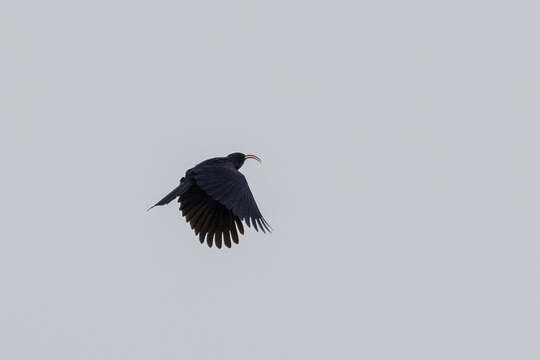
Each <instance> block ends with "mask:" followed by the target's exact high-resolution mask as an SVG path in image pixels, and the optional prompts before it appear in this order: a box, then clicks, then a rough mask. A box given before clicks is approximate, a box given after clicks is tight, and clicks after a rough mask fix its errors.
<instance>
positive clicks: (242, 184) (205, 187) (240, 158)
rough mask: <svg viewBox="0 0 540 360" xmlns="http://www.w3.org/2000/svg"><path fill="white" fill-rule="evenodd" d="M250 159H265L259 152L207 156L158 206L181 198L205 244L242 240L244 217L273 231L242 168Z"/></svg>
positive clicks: (189, 220) (264, 229) (248, 224)
mask: <svg viewBox="0 0 540 360" xmlns="http://www.w3.org/2000/svg"><path fill="white" fill-rule="evenodd" d="M247 159H255V160H257V161H258V162H261V159H259V157H258V156H256V155H252V154H248V155H244V154H242V153H238V152H236V153H232V154H230V155H228V156H225V157H216V158H212V159H208V160H205V161H203V162H201V163H200V164H198V165H196V166H195V167H193V168H191V169H189V170H188V171H186V175H185V176H184V177H183V178H182V179H180V185H178V186H177V187H176V188H175V189H173V190H172V191H171V192H170V193H168V194H167V195H166V196H165V197H164V198H163V199H161V200H160V201H158V202H157V203H156V204H155V205H154V206H152V207H150V208H149V209H148V210H150V209H152V208H153V207H155V206H161V205H165V204H168V203H170V202H171V201H173V200H174V199H176V198H178V202H179V203H180V211H181V212H182V216H184V217H185V218H186V222H189V224H190V225H191V228H192V229H193V230H194V231H195V235H198V236H199V240H200V242H201V244H203V243H204V242H205V239H206V243H207V244H208V246H209V247H212V245H213V244H214V243H215V244H216V246H217V247H218V248H220V249H221V245H222V244H225V246H226V247H228V248H230V247H231V245H232V242H234V243H235V244H238V241H239V238H238V233H240V234H242V235H243V234H244V227H243V225H242V221H243V222H245V224H246V225H247V226H248V227H250V224H252V225H253V227H254V228H255V230H257V231H259V229H261V230H262V231H263V232H266V231H269V232H270V231H271V227H270V225H269V224H268V222H266V220H265V219H264V217H263V216H262V214H261V212H260V211H259V208H258V207H257V203H256V202H255V199H254V198H253V194H252V193H251V190H250V189H249V185H248V183H247V180H246V178H245V177H244V175H242V173H241V172H240V171H239V169H240V168H241V167H242V165H244V161H246V160H247Z"/></svg>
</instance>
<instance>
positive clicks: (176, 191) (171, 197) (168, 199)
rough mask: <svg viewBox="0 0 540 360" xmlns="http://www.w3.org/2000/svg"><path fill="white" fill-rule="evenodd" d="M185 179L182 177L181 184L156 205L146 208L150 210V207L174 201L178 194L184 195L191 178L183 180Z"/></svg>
mask: <svg viewBox="0 0 540 360" xmlns="http://www.w3.org/2000/svg"><path fill="white" fill-rule="evenodd" d="M183 180H184V179H183V178H182V181H181V182H180V185H178V186H177V187H176V188H174V189H173V190H172V191H171V192H170V193H168V194H167V195H165V197H164V198H163V199H161V200H159V201H158V202H157V203H156V204H155V205H153V206H150V207H149V208H148V210H146V211H149V210H150V209H152V208H154V207H156V206H161V205H166V204H168V203H170V202H171V201H173V200H174V199H176V198H177V197H178V196H180V195H182V194H183V193H184V192H185V191H186V190H187V189H188V188H189V185H190V184H189V183H190V182H189V180H188V181H183Z"/></svg>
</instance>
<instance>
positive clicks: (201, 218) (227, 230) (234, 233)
mask: <svg viewBox="0 0 540 360" xmlns="http://www.w3.org/2000/svg"><path fill="white" fill-rule="evenodd" d="M178 201H179V202H180V204H181V205H180V211H181V212H182V215H183V216H184V217H185V218H186V221H187V222H189V224H190V225H191V228H192V229H193V230H195V235H199V240H200V241H201V243H204V241H205V238H206V243H207V244H208V246H209V247H212V245H213V244H214V243H215V244H216V246H217V247H218V248H221V245H222V243H224V244H225V246H227V247H229V248H230V247H231V240H232V241H233V242H234V243H235V244H238V241H239V239H238V233H240V234H243V233H244V227H243V226H242V222H241V221H240V219H239V218H238V217H237V216H235V215H234V214H233V212H232V211H231V210H229V209H227V208H226V207H225V206H223V205H222V204H220V203H219V202H217V201H216V200H214V199H213V198H212V197H211V196H210V195H208V194H207V193H206V192H204V191H203V190H201V189H200V188H199V186H197V184H193V185H192V186H191V187H190V188H189V190H188V191H186V192H185V193H184V194H182V195H180V198H179V199H178Z"/></svg>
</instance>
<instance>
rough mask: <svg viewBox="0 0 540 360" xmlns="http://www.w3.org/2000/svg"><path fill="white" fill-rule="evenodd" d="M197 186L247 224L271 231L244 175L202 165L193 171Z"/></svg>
mask: <svg viewBox="0 0 540 360" xmlns="http://www.w3.org/2000/svg"><path fill="white" fill-rule="evenodd" d="M192 171H193V177H194V179H195V182H196V183H197V185H198V186H199V187H200V188H201V189H202V190H203V191H204V192H206V193H207V194H208V195H210V196H211V197H212V198H213V199H214V200H216V201H217V202H218V203H220V204H222V205H223V206H225V207H226V208H227V209H229V210H231V211H232V213H233V214H234V215H235V216H237V217H238V218H240V219H241V220H243V221H245V222H246V225H247V226H250V223H251V224H253V227H254V228H255V230H257V231H258V230H259V228H260V229H261V230H262V231H263V232H266V231H265V230H268V231H271V229H270V225H269V224H268V223H267V222H266V220H265V219H264V217H263V216H262V214H261V212H260V211H259V207H258V206H257V203H256V202H255V199H254V198H253V194H252V193H251V190H250V189H249V185H248V183H247V180H246V178H245V177H244V175H242V173H240V172H239V171H238V170H236V169H235V168H234V167H232V166H228V165H220V166H216V165H207V166H205V165H202V166H196V167H195V168H193V169H192Z"/></svg>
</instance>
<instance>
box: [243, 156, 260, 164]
mask: <svg viewBox="0 0 540 360" xmlns="http://www.w3.org/2000/svg"><path fill="white" fill-rule="evenodd" d="M246 159H255V160H257V161H258V162H260V163H261V164H262V160H261V159H259V157H258V156H257V155H253V154H247V155H246V156H244V160H246Z"/></svg>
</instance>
